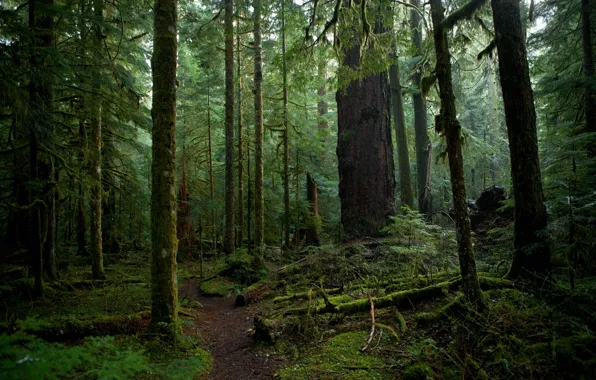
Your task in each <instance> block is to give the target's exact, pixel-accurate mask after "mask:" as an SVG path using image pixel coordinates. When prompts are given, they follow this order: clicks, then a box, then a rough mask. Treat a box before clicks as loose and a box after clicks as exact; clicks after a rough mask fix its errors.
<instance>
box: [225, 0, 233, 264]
mask: <svg viewBox="0 0 596 380" xmlns="http://www.w3.org/2000/svg"><path fill="white" fill-rule="evenodd" d="M233 11H234V10H233V6H232V0H226V1H225V16H224V25H225V50H226V53H225V66H226V69H225V71H226V117H225V119H226V226H225V232H224V252H225V253H228V254H230V253H233V252H234V241H235V240H234V238H235V235H236V234H235V231H236V224H235V213H236V210H235V209H234V195H235V194H234V27H233V25H232V21H233V20H232V19H233V15H232V12H233Z"/></svg>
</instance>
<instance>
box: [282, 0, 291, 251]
mask: <svg viewBox="0 0 596 380" xmlns="http://www.w3.org/2000/svg"><path fill="white" fill-rule="evenodd" d="M285 3H286V2H285V0H281V75H282V91H283V139H284V173H283V176H284V178H283V179H284V180H283V184H284V243H285V245H286V247H289V246H290V141H289V140H290V136H289V132H290V130H289V125H288V67H287V60H286V58H287V57H286V12H285V9H286V8H285Z"/></svg>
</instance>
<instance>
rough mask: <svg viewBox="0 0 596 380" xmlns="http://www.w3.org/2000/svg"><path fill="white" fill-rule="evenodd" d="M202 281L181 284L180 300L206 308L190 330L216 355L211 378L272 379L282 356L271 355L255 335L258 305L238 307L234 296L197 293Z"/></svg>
mask: <svg viewBox="0 0 596 380" xmlns="http://www.w3.org/2000/svg"><path fill="white" fill-rule="evenodd" d="M199 283H200V280H194V281H187V282H185V283H183V284H181V286H180V291H179V293H180V294H179V299H181V300H182V299H184V298H186V299H189V300H192V301H198V302H200V303H201V304H202V305H203V308H202V309H201V310H200V311H199V312H198V315H197V317H196V320H195V323H194V326H192V327H191V331H187V333H192V334H198V335H199V337H200V341H201V345H202V347H203V348H205V349H207V350H208V351H209V352H210V353H211V355H212V357H213V367H212V369H211V372H210V373H209V374H208V375H207V379H210V380H243V379H246V380H249V379H250V380H260V379H273V378H274V374H275V371H276V370H277V368H278V367H279V364H280V359H279V358H277V357H274V356H269V355H268V354H267V353H266V352H265V348H266V347H259V346H258V345H256V344H255V342H254V341H253V338H252V328H253V318H254V315H255V314H256V313H258V311H259V309H258V305H251V306H249V307H235V304H234V303H235V299H234V298H233V297H230V298H220V297H205V296H201V295H199V294H198V288H199Z"/></svg>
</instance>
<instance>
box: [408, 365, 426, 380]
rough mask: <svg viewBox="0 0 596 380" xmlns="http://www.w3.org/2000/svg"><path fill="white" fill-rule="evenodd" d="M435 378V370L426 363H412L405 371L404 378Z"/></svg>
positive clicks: (409, 379) (419, 379)
mask: <svg viewBox="0 0 596 380" xmlns="http://www.w3.org/2000/svg"><path fill="white" fill-rule="evenodd" d="M426 379H433V370H432V368H430V367H429V366H428V365H426V364H424V363H417V364H413V365H410V366H408V367H407V368H406V370H405V371H404V380H426Z"/></svg>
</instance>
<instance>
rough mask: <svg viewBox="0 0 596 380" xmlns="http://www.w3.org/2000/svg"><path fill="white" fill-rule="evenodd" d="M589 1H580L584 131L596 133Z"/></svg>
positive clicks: (594, 148) (594, 150)
mask: <svg viewBox="0 0 596 380" xmlns="http://www.w3.org/2000/svg"><path fill="white" fill-rule="evenodd" d="M592 7H593V5H592V4H591V2H590V0H582V43H583V48H584V49H583V50H584V79H585V81H586V83H585V85H584V112H585V114H586V127H585V131H586V132H588V133H594V132H596V94H595V93H594V90H593V84H590V83H593V82H594V59H593V56H592V26H591V25H592V24H591V23H590V16H591V13H592ZM588 154H589V155H590V157H594V156H596V142H595V140H594V139H592V141H591V142H590V143H589V144H588Z"/></svg>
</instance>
